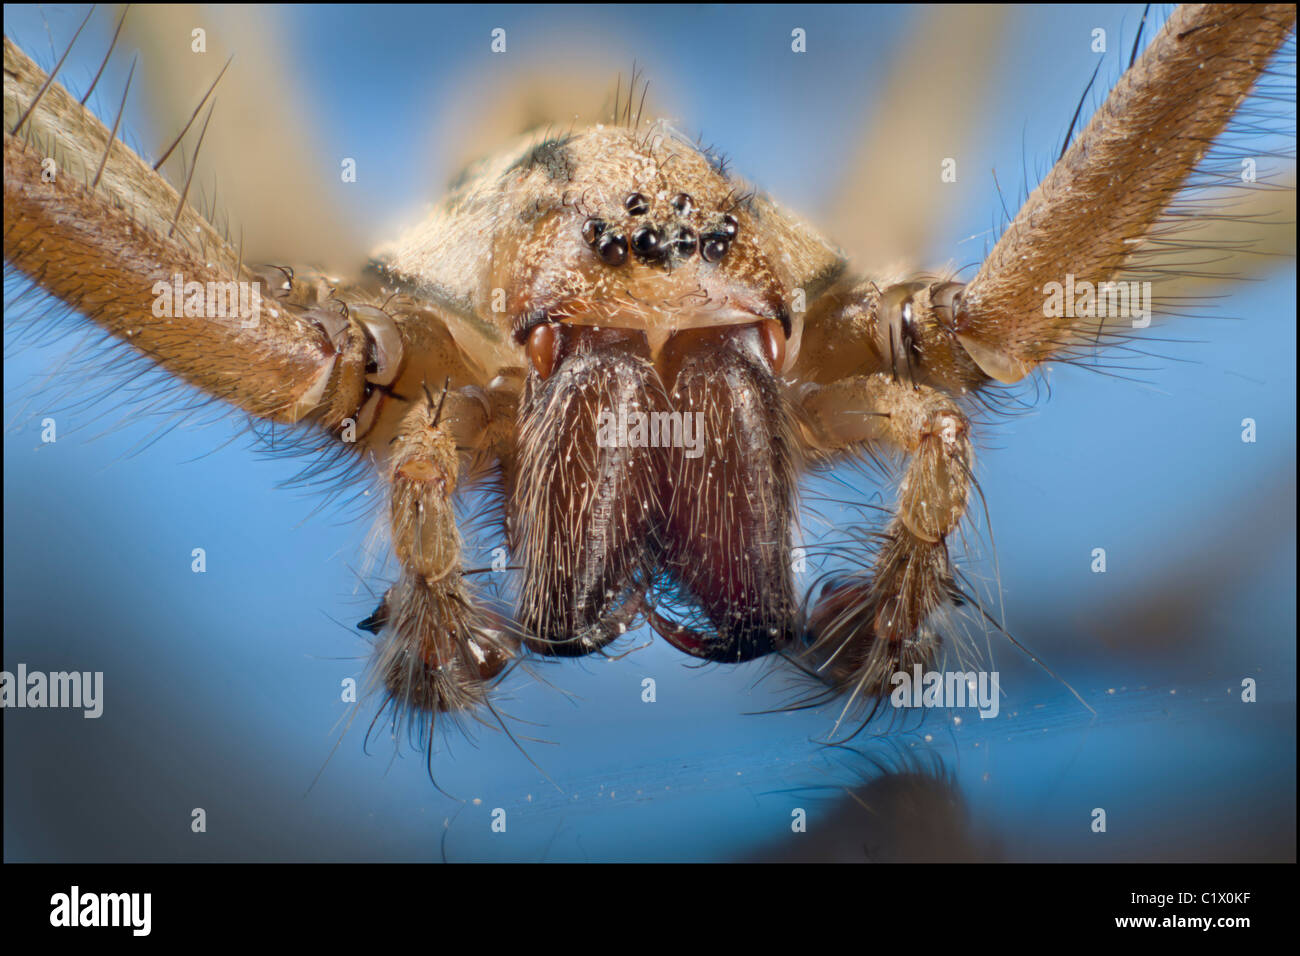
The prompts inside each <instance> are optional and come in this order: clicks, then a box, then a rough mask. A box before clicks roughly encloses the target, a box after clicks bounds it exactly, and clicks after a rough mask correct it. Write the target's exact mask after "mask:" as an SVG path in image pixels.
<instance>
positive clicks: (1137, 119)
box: [948, 4, 1296, 382]
mask: <svg viewBox="0 0 1300 956" xmlns="http://www.w3.org/2000/svg"><path fill="white" fill-rule="evenodd" d="M1295 20H1296V7H1295V4H1259V5H1255V4H1187V5H1184V6H1180V7H1179V8H1178V9H1177V10H1175V11H1174V13H1173V15H1172V16H1171V17H1170V18H1169V20H1168V22H1167V23H1166V24H1165V25H1164V28H1163V29H1162V30H1161V31H1160V33H1159V34H1158V35H1157V36H1156V37H1155V39H1154V40H1153V41H1152V43H1151V45H1150V47H1148V49H1147V50H1146V51H1145V52H1144V53H1143V54H1142V56H1141V57H1139V58H1138V59H1137V61H1136V62H1135V63H1134V65H1133V66H1132V67H1131V68H1130V69H1129V70H1128V71H1127V72H1126V73H1125V74H1124V76H1123V77H1121V79H1120V80H1119V82H1118V83H1117V84H1116V86H1115V88H1114V89H1113V90H1112V91H1111V93H1110V95H1109V96H1108V97H1107V99H1106V101H1105V103H1103V104H1102V106H1101V107H1100V108H1099V109H1098V110H1097V112H1096V113H1095V114H1094V116H1093V117H1092V120H1091V121H1090V122H1089V123H1088V125H1087V127H1086V128H1085V129H1084V130H1083V132H1082V133H1080V135H1079V136H1078V137H1077V138H1076V139H1075V141H1074V143H1073V144H1072V145H1071V146H1070V148H1069V149H1068V150H1067V151H1066V152H1065V153H1064V155H1063V156H1062V157H1061V159H1060V160H1059V161H1058V162H1057V163H1056V165H1055V166H1054V167H1053V168H1052V170H1051V172H1049V173H1048V175H1047V177H1046V178H1045V179H1044V180H1043V181H1042V183H1041V184H1040V185H1039V186H1038V188H1037V189H1036V190H1034V192H1033V194H1032V195H1030V197H1029V199H1028V200H1027V201H1026V202H1025V204H1024V206H1023V207H1021V209H1020V212H1019V213H1018V214H1017V216H1016V218H1015V220H1014V221H1013V222H1012V224H1011V226H1010V227H1009V228H1008V229H1007V231H1006V232H1005V233H1004V234H1003V236H1002V238H1001V239H1000V240H999V241H998V243H997V245H996V246H995V247H994V249H993V251H992V252H991V253H990V254H989V256H988V257H987V258H986V259H985V261H984V263H983V265H982V266H981V267H980V270H979V272H978V273H977V274H976V276H975V278H974V279H972V280H971V282H970V284H969V285H968V286H967V287H966V288H965V289H964V290H963V291H962V292H961V293H960V295H958V296H957V297H956V299H955V301H954V302H953V303H952V310H951V315H950V316H949V317H948V318H949V319H950V325H949V329H950V332H951V334H952V335H953V336H955V337H956V338H957V340H958V341H959V342H960V343H961V344H962V346H963V347H964V348H965V350H966V351H967V352H968V354H969V355H970V356H971V358H973V359H974V360H975V362H977V363H978V364H979V366H980V367H981V368H982V369H983V370H984V371H985V372H987V373H988V374H989V375H990V376H991V377H992V378H995V379H997V380H998V381H1001V382H1015V381H1018V380H1020V379H1021V378H1023V377H1024V376H1026V375H1027V374H1029V372H1031V371H1032V370H1033V369H1034V368H1035V367H1036V366H1037V365H1039V364H1040V363H1042V362H1045V361H1048V360H1049V359H1053V358H1055V359H1060V358H1063V357H1064V358H1068V357H1069V356H1070V355H1071V353H1072V351H1073V350H1074V349H1075V348H1077V347H1078V346H1079V345H1080V341H1081V339H1084V338H1085V337H1095V336H1096V335H1097V334H1098V322H1097V320H1095V319H1092V318H1082V319H1080V318H1076V317H1075V316H1074V311H1075V310H1074V309H1067V310H1064V311H1063V312H1062V310H1059V309H1055V308H1051V309H1049V308H1046V307H1045V299H1046V295H1045V293H1046V292H1047V287H1048V284H1049V283H1058V284H1064V283H1066V282H1073V283H1074V284H1075V285H1078V284H1079V283H1082V282H1090V283H1093V284H1094V285H1098V286H1099V285H1100V284H1102V283H1113V281H1114V279H1115V277H1116V276H1117V275H1118V274H1119V273H1120V272H1121V270H1122V269H1124V268H1125V267H1126V266H1132V265H1133V264H1134V262H1135V253H1136V259H1137V260H1138V261H1139V262H1141V264H1142V265H1144V266H1147V267H1151V266H1153V265H1154V266H1158V265H1159V260H1158V258H1157V259H1156V260H1152V259H1151V256H1152V255H1153V253H1152V251H1151V248H1147V249H1145V250H1144V248H1143V241H1144V240H1148V241H1149V240H1151V239H1155V240H1157V242H1156V243H1155V245H1154V249H1155V252H1156V253H1159V252H1160V251H1161V250H1162V249H1167V248H1169V247H1171V245H1176V243H1177V240H1171V239H1169V238H1168V235H1170V234H1172V233H1171V231H1170V230H1171V227H1173V228H1174V231H1175V232H1176V225H1177V219H1176V218H1174V219H1162V217H1165V216H1167V214H1168V211H1169V210H1170V208H1171V205H1172V204H1174V203H1175V201H1176V199H1177V196H1178V194H1179V192H1180V190H1182V189H1184V188H1185V187H1186V186H1187V185H1188V183H1189V181H1191V180H1192V178H1193V177H1194V174H1196V172H1197V170H1198V167H1199V166H1200V164H1201V163H1202V161H1203V160H1205V159H1206V157H1207V154H1208V153H1209V151H1210V150H1211V148H1212V146H1213V145H1214V143H1215V141H1216V139H1218V137H1219V136H1220V135H1221V134H1222V133H1223V132H1224V131H1225V129H1227V128H1228V124H1229V122H1230V120H1231V119H1232V117H1233V115H1234V114H1235V113H1236V112H1237V110H1238V108H1239V107H1240V106H1241V105H1242V103H1243V102H1244V101H1245V100H1246V99H1247V97H1248V96H1249V95H1250V93H1251V91H1252V89H1253V88H1254V87H1255V85H1256V83H1257V81H1258V80H1259V79H1260V78H1261V76H1262V75H1263V74H1264V73H1265V71H1266V70H1267V68H1268V66H1269V64H1270V62H1271V61H1272V59H1273V55H1274V54H1275V53H1276V52H1277V51H1278V49H1279V48H1280V47H1281V45H1282V44H1283V43H1284V42H1285V41H1286V39H1287V37H1288V36H1289V35H1290V33H1291V31H1292V30H1293V29H1294V27H1295ZM1238 185H1240V183H1239V184H1238ZM1080 197H1086V201H1082V200H1081V198H1080ZM1143 257H1145V260H1143ZM1098 295H1099V297H1100V295H1101V293H1100V292H1099V293H1098Z"/></svg>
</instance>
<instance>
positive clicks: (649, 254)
mask: <svg viewBox="0 0 1300 956" xmlns="http://www.w3.org/2000/svg"><path fill="white" fill-rule="evenodd" d="M661 246H662V238H661V237H660V235H659V230H658V229H654V228H652V227H650V226H642V227H641V228H640V229H638V230H637V231H636V232H634V233H632V248H633V249H635V250H636V254H637V255H639V256H644V257H645V258H647V259H649V258H653V257H654V256H657V255H658V254H659V253H660V251H661Z"/></svg>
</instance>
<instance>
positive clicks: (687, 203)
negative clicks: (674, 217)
mask: <svg viewBox="0 0 1300 956" xmlns="http://www.w3.org/2000/svg"><path fill="white" fill-rule="evenodd" d="M669 203H670V204H671V205H672V207H673V209H675V210H676V211H677V213H678V215H681V216H689V215H690V214H691V211H692V210H693V209H694V208H695V201H694V200H693V199H691V197H690V196H688V195H687V194H686V193H678V194H677V195H676V196H674V197H673V198H672V199H670V200H669Z"/></svg>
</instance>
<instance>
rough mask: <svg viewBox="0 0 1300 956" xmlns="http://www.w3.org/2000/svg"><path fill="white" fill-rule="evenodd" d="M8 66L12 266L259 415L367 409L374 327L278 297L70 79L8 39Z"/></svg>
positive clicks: (7, 239) (343, 413) (187, 377)
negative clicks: (77, 93) (56, 77)
mask: <svg viewBox="0 0 1300 956" xmlns="http://www.w3.org/2000/svg"><path fill="white" fill-rule="evenodd" d="M4 71H5V77H4V114H5V133H4V224H5V225H4V256H5V262H6V265H7V267H11V268H13V269H16V270H18V271H19V272H22V273H24V274H25V275H27V276H28V277H30V278H31V279H32V281H33V282H35V283H36V284H37V285H39V286H40V287H41V288H43V289H44V290H45V291H47V292H49V293H51V294H53V295H54V296H56V297H57V298H59V299H61V300H62V301H63V302H64V303H66V304H67V305H68V306H70V307H71V308H73V309H74V310H76V311H77V312H79V313H81V314H82V315H84V316H86V317H87V318H89V319H91V320H92V321H94V322H95V323H97V324H98V325H99V326H100V327H102V328H103V329H105V330H106V331H107V332H109V333H110V334H112V335H113V336H114V337H116V338H118V339H119V340H121V341H122V342H125V343H129V344H130V345H131V346H133V347H134V348H135V349H137V350H138V351H139V352H141V353H143V354H144V355H145V356H147V357H149V358H150V359H151V360H153V361H154V362H156V363H157V364H158V365H160V366H161V367H162V368H164V369H166V370H167V371H168V372H170V373H171V374H173V375H175V376H177V377H178V378H180V379H183V380H184V381H186V382H188V383H189V384H191V385H194V386H196V387H198V388H200V389H202V390H203V391H204V392H206V393H207V394H209V395H211V396H213V397H215V398H218V399H222V400H224V401H228V402H231V403H233V404H235V405H237V406H239V407H240V408H243V409H244V410H246V411H248V412H249V413H251V414H253V415H256V416H258V417H261V418H265V419H268V420H271V421H275V422H297V421H301V420H303V419H305V418H307V417H308V416H309V415H313V414H316V415H319V416H321V418H322V420H323V421H324V423H325V424H326V425H327V426H337V425H338V424H339V423H341V422H342V421H343V419H344V418H346V417H348V416H349V415H351V414H353V413H354V412H355V411H356V410H357V408H358V407H359V406H360V404H361V402H362V399H363V398H364V388H365V383H364V377H365V369H366V365H367V359H368V353H369V352H373V350H374V343H373V342H369V341H368V340H367V337H368V335H369V332H368V330H367V329H363V324H359V323H356V322H349V321H348V320H347V319H346V318H344V317H343V316H342V315H341V314H340V313H339V312H338V311H336V310H334V309H324V308H320V307H315V308H311V307H306V306H304V305H301V304H298V303H295V302H292V301H288V300H285V299H280V298H276V297H273V296H271V294H270V290H269V288H268V287H267V285H266V283H265V281H264V280H265V278H266V277H265V275H264V274H259V273H257V272H255V271H254V270H252V269H249V268H248V267H246V266H244V265H243V264H242V263H241V262H240V261H239V256H238V252H237V250H236V249H235V248H233V247H232V246H231V244H230V243H229V242H227V241H226V240H225V239H224V238H223V237H222V236H221V235H220V234H219V233H218V232H217V231H216V230H215V229H214V228H213V227H212V226H211V224H210V223H208V222H207V221H206V220H205V219H204V218H203V217H202V216H200V215H199V214H198V213H197V212H195V211H194V209H192V208H191V207H190V206H189V205H188V203H187V202H185V201H184V198H183V196H182V194H181V193H178V192H177V190H176V189H174V188H173V187H172V186H171V184H169V183H168V182H167V181H166V180H165V179H163V177H162V176H160V175H159V174H158V173H157V172H155V171H154V170H153V169H152V168H151V167H150V166H149V164H148V163H146V162H145V161H144V160H142V159H141V158H140V157H139V156H138V155H136V153H134V152H133V151H132V150H131V149H129V148H128V147H127V146H126V145H125V144H123V143H122V142H121V141H120V140H118V139H115V138H114V135H113V133H112V131H110V130H109V129H108V128H107V127H105V126H104V124H103V123H101V122H100V121H99V119H98V118H97V117H95V116H94V115H93V114H91V113H90V112H89V111H88V110H86V109H85V108H84V107H83V106H82V105H81V104H80V103H78V102H77V100H76V99H75V98H73V97H72V96H71V95H70V94H69V93H68V92H67V90H65V89H64V88H63V87H62V86H61V85H60V84H59V83H57V82H55V83H51V84H49V86H48V88H45V89H44V92H43V93H41V92H40V91H41V90H42V88H43V87H45V84H46V80H47V77H46V75H45V73H44V72H43V71H42V70H41V69H40V68H39V67H37V66H36V64H35V63H33V62H32V60H31V59H30V58H29V57H28V56H27V55H26V54H24V53H23V52H22V51H21V50H20V49H19V48H18V47H17V46H16V45H15V44H14V43H13V42H11V41H10V40H9V38H7V37H6V38H5V41H4ZM177 277H179V278H177ZM194 283H197V284H198V285H194ZM241 283H242V284H243V285H242V286H241ZM178 287H179V289H180V295H176V294H175V292H176V290H177V289H178ZM195 289H197V290H200V291H199V293H198V296H197V298H195V297H194V290H195ZM264 295H265V301H264V302H263V301H262V297H263V296H264ZM162 299H166V304H165V305H164V306H163V307H161V308H160V302H162ZM237 303H238V304H237ZM160 313H161V314H160ZM196 313H197V314H196Z"/></svg>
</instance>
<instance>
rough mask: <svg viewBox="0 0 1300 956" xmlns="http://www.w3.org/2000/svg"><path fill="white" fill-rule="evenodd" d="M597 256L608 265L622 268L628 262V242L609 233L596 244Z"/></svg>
mask: <svg viewBox="0 0 1300 956" xmlns="http://www.w3.org/2000/svg"><path fill="white" fill-rule="evenodd" d="M596 254H597V255H599V256H600V258H601V261H602V262H604V263H605V264H606V265H610V266H621V265H622V264H623V263H625V262H627V240H626V239H624V238H623V237H622V236H616V235H614V234H613V233H609V232H607V233H605V234H604V235H603V236H601V237H600V240H599V241H598V242H597V243H596Z"/></svg>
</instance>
